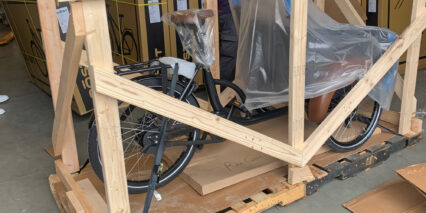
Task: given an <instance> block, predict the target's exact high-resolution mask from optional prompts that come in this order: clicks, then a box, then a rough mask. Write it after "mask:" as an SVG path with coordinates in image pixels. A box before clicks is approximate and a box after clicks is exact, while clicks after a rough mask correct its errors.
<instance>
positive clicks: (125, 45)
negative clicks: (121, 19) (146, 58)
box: [121, 31, 139, 64]
mask: <svg viewBox="0 0 426 213" xmlns="http://www.w3.org/2000/svg"><path fill="white" fill-rule="evenodd" d="M122 38H123V40H122V44H121V45H122V46H121V48H122V51H121V54H123V56H124V62H125V63H126V64H127V60H128V59H126V58H127V57H129V58H131V57H132V56H133V55H132V54H134V53H135V54H136V58H133V59H134V62H138V61H139V48H138V46H137V43H136V39H135V37H133V34H132V33H131V32H130V31H125V32H124V33H123V35H122Z"/></svg>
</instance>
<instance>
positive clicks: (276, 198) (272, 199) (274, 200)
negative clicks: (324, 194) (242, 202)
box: [238, 183, 306, 212]
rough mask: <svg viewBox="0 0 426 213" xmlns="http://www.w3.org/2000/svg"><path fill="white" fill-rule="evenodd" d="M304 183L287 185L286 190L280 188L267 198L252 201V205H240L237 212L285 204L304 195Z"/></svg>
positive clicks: (254, 210)
mask: <svg viewBox="0 0 426 213" xmlns="http://www.w3.org/2000/svg"><path fill="white" fill-rule="evenodd" d="M305 191H306V185H305V184H304V183H298V184H295V185H293V186H288V189H287V190H282V191H279V192H277V193H274V194H272V195H270V196H268V197H269V198H268V199H264V200H262V201H260V202H256V203H253V205H246V206H244V207H241V208H240V209H239V211H238V212H261V211H263V210H266V209H268V208H270V207H272V206H275V205H277V204H280V205H281V206H285V205H287V204H290V203H292V202H294V201H296V200H299V199H302V198H304V197H305Z"/></svg>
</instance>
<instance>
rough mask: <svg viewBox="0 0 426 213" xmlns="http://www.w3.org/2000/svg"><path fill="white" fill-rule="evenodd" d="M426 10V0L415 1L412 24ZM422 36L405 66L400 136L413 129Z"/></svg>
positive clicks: (412, 46) (409, 52)
mask: <svg viewBox="0 0 426 213" xmlns="http://www.w3.org/2000/svg"><path fill="white" fill-rule="evenodd" d="M424 9H425V0H414V1H413V9H412V12H411V23H413V22H414V21H415V20H416V18H417V17H418V16H420V14H421V12H422V11H423V10H424ZM421 35H422V34H419V36H418V37H417V39H416V40H415V41H414V43H413V44H412V45H411V46H410V47H409V48H408V51H407V64H406V65H405V76H404V85H403V90H402V100H401V102H402V104H401V117H400V120H399V130H398V132H399V134H407V133H409V132H410V129H411V118H412V117H413V109H415V107H414V106H413V104H416V103H415V102H414V101H413V98H414V92H415V90H416V78H417V68H418V65H419V54H420V43H421V39H422V36H421Z"/></svg>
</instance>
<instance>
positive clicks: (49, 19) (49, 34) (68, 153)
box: [37, 0, 79, 172]
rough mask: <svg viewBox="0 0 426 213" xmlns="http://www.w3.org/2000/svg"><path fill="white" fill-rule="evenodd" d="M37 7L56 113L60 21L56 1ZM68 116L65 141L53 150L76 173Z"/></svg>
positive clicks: (41, 1)
mask: <svg viewBox="0 0 426 213" xmlns="http://www.w3.org/2000/svg"><path fill="white" fill-rule="evenodd" d="M37 6H38V11H39V15H40V24H41V29H43V30H42V32H41V33H42V37H43V45H44V52H45V55H46V63H47V69H48V73H49V84H50V91H51V94H52V101H53V107H54V109H55V111H56V102H57V99H58V90H59V82H60V75H61V67H62V56H63V48H62V45H61V39H60V36H59V26H58V19H57V17H56V4H55V1H48V0H37ZM67 116H68V119H67V123H66V128H65V130H64V131H65V133H64V138H65V139H64V140H65V141H63V142H62V143H60V144H61V146H59V147H57V146H56V144H53V148H54V152H55V155H57V154H59V153H60V155H61V157H62V162H63V163H64V164H65V165H66V166H67V168H68V171H70V172H75V171H78V170H79V163H78V156H77V146H76V142H75V135H74V125H73V121H72V114H71V112H69V114H68V115H67Z"/></svg>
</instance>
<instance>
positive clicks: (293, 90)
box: [288, 0, 312, 184]
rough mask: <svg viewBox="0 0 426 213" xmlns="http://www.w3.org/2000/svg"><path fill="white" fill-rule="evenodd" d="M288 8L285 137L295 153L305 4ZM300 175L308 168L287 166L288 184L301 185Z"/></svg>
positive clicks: (300, 127) (300, 137) (301, 108)
mask: <svg viewBox="0 0 426 213" xmlns="http://www.w3.org/2000/svg"><path fill="white" fill-rule="evenodd" d="M291 5H292V7H291V18H290V21H291V22H290V25H291V26H290V27H291V30H290V72H289V73H290V76H289V79H290V80H289V81H290V84H289V117H288V119H289V125H288V128H289V129H288V134H289V142H290V145H291V146H293V147H294V148H296V149H298V150H303V142H304V132H305V127H304V121H305V98H304V97H305V68H306V32H307V21H308V0H292V1H291ZM302 171H304V172H305V173H308V174H309V173H310V170H309V168H308V167H306V166H305V167H304V168H299V167H294V166H293V165H289V171H288V181H289V183H290V184H296V183H298V182H301V181H304V180H305V179H304V178H305V177H306V175H303V176H301V175H300V172H302ZM308 176H309V175H308ZM311 176H312V174H311Z"/></svg>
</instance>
